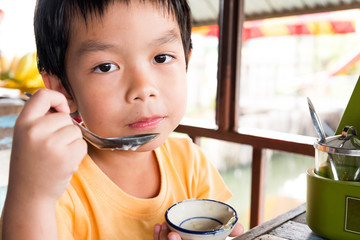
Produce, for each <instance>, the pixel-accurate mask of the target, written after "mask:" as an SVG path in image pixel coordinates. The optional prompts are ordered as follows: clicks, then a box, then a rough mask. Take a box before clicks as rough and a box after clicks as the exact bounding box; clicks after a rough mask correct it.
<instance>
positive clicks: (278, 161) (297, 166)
mask: <svg viewBox="0 0 360 240" xmlns="http://www.w3.org/2000/svg"><path fill="white" fill-rule="evenodd" d="M263 154H266V158H267V163H266V164H267V166H266V177H265V178H266V180H265V185H266V186H265V189H266V190H265V201H264V222H265V221H268V220H270V219H273V218H275V217H276V216H278V215H280V214H283V213H285V212H287V211H289V210H291V209H293V208H295V207H297V206H299V205H301V204H302V203H304V202H305V201H306V171H307V169H309V168H311V167H313V166H314V164H315V160H314V158H313V157H308V156H303V155H298V154H291V153H286V152H279V151H272V150H266V151H264V153H263Z"/></svg>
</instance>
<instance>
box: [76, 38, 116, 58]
mask: <svg viewBox="0 0 360 240" xmlns="http://www.w3.org/2000/svg"><path fill="white" fill-rule="evenodd" d="M112 48H115V46H114V45H112V44H106V43H102V42H99V41H95V40H88V41H86V42H84V43H83V44H82V45H81V47H80V48H79V49H78V51H77V53H78V55H79V56H82V55H85V54H86V53H88V52H96V51H104V50H107V49H112Z"/></svg>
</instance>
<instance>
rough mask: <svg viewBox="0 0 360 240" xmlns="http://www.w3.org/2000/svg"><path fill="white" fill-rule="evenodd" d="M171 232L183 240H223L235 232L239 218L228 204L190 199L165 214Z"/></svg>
mask: <svg viewBox="0 0 360 240" xmlns="http://www.w3.org/2000/svg"><path fill="white" fill-rule="evenodd" d="M165 219H166V222H167V224H168V226H169V228H170V229H171V231H174V232H177V233H179V234H180V236H181V238H182V239H183V240H200V239H206V240H220V239H221V240H223V239H225V238H226V237H227V236H228V235H229V234H230V233H231V231H232V230H233V228H234V226H235V224H236V222H237V220H238V216H237V213H236V211H235V210H234V209H233V208H232V207H231V206H229V205H228V204H226V203H223V202H219V201H215V200H210V199H188V200H185V201H182V202H179V203H176V204H174V205H173V206H171V207H170V208H169V209H168V210H167V211H166V213H165Z"/></svg>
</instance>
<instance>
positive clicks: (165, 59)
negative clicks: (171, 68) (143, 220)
mask: <svg viewBox="0 0 360 240" xmlns="http://www.w3.org/2000/svg"><path fill="white" fill-rule="evenodd" d="M173 58H174V57H173V56H171V55H168V54H161V55H157V56H155V57H154V61H153V62H154V63H168V62H170V61H171V60H172V59H173Z"/></svg>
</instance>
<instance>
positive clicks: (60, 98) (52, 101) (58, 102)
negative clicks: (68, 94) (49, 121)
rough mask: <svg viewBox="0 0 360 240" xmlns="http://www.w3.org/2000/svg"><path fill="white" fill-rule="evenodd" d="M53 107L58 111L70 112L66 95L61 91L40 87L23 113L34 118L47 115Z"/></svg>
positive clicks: (31, 118) (29, 117)
mask: <svg viewBox="0 0 360 240" xmlns="http://www.w3.org/2000/svg"><path fill="white" fill-rule="evenodd" d="M51 108H54V109H55V110H56V111H57V112H64V113H70V109H69V106H68V103H67V100H66V98H65V96H64V95H63V94H61V93H59V92H56V91H52V90H48V89H40V90H38V91H37V92H36V93H35V94H34V95H33V96H32V97H31V98H30V99H29V100H28V102H27V103H26V107H24V110H23V112H22V114H21V115H24V116H27V118H28V119H30V120H34V119H36V118H38V117H40V116H43V115H45V114H46V113H47V112H49V110H50V109H51Z"/></svg>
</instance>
